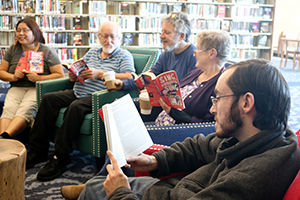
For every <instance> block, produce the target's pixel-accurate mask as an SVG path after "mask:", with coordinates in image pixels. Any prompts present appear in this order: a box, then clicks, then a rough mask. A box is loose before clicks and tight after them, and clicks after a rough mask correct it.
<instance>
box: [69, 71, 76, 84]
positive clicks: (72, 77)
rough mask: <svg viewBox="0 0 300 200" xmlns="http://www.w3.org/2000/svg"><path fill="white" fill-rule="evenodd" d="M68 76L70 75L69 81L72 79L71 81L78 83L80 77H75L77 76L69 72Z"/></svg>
mask: <svg viewBox="0 0 300 200" xmlns="http://www.w3.org/2000/svg"><path fill="white" fill-rule="evenodd" d="M68 74H69V79H70V81H72V82H76V81H78V77H77V76H75V74H74V73H73V72H71V71H68Z"/></svg>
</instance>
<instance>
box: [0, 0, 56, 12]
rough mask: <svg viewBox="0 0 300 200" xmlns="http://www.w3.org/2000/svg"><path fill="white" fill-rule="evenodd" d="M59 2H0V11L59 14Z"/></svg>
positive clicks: (46, 0)
mask: <svg viewBox="0 0 300 200" xmlns="http://www.w3.org/2000/svg"><path fill="white" fill-rule="evenodd" d="M60 5H61V4H60V0H23V1H18V0H0V11H1V12H4V13H36V14H44V13H54V14H57V13H61V12H60V8H61V6H60Z"/></svg>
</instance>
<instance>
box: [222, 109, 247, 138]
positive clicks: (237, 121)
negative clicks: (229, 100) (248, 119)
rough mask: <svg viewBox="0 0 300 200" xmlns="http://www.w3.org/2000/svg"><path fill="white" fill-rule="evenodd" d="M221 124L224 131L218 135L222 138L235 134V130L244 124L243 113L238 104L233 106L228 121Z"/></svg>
mask: <svg viewBox="0 0 300 200" xmlns="http://www.w3.org/2000/svg"><path fill="white" fill-rule="evenodd" d="M216 120H217V118H216ZM219 126H220V128H221V131H222V133H220V132H219V134H218V137H220V138H228V137H232V136H234V135H235V132H237V131H238V130H239V128H240V127H242V126H243V121H242V119H241V114H240V112H239V109H238V107H237V104H235V105H234V106H232V107H231V109H230V114H229V116H228V121H227V123H226V124H220V123H219Z"/></svg>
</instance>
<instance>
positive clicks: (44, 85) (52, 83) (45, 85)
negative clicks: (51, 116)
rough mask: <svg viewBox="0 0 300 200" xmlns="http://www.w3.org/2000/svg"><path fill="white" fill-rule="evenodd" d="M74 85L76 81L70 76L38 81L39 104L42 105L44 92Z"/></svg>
mask: <svg viewBox="0 0 300 200" xmlns="http://www.w3.org/2000/svg"><path fill="white" fill-rule="evenodd" d="M73 85H74V82H71V81H70V79H69V77H64V78H57V79H51V80H45V81H38V82H36V90H37V105H38V106H39V105H40V102H41V100H42V97H43V95H44V94H46V93H49V92H56V91H59V90H66V89H72V88H73Z"/></svg>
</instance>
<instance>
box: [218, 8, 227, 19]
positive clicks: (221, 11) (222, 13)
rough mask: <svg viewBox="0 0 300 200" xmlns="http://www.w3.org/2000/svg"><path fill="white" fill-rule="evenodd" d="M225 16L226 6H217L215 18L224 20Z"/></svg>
mask: <svg viewBox="0 0 300 200" xmlns="http://www.w3.org/2000/svg"><path fill="white" fill-rule="evenodd" d="M225 16H226V6H224V5H219V6H218V7H217V17H218V18H225Z"/></svg>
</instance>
